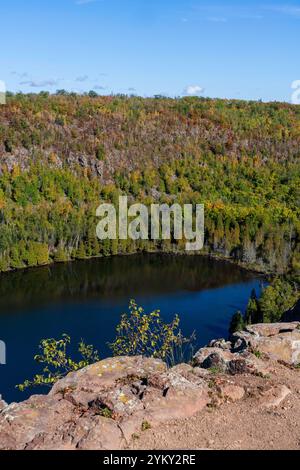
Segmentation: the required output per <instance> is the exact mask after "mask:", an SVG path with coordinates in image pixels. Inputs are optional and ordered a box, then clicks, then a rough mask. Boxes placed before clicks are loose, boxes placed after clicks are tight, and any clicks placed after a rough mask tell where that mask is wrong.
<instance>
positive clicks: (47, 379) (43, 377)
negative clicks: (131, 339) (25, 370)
mask: <svg viewBox="0 0 300 470" xmlns="http://www.w3.org/2000/svg"><path fill="white" fill-rule="evenodd" d="M70 343H71V338H70V336H68V335H66V334H64V335H62V338H61V339H59V340H55V339H43V340H42V341H41V343H40V345H39V349H40V350H41V351H42V354H38V355H36V356H35V358H34V360H35V361H36V362H37V363H38V364H43V365H44V367H43V369H42V373H41V374H37V375H35V376H34V378H33V379H32V380H25V382H24V383H23V384H19V385H17V388H18V389H19V390H20V391H21V392H23V391H24V390H26V389H27V388H30V387H36V386H48V387H52V385H53V384H54V383H56V382H57V381H58V380H60V379H61V378H62V377H64V376H65V375H66V374H68V373H69V372H72V371H75V370H78V369H82V368H83V367H86V366H88V365H89V364H93V363H94V362H97V361H99V355H98V352H97V351H95V350H94V348H93V346H90V345H86V344H85V343H84V341H82V340H81V342H80V343H79V345H78V353H79V355H80V357H81V360H80V361H79V362H76V361H74V360H73V359H72V358H71V357H70V356H69V355H68V351H67V349H68V346H69V345H70Z"/></svg>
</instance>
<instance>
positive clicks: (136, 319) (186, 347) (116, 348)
mask: <svg viewBox="0 0 300 470" xmlns="http://www.w3.org/2000/svg"><path fill="white" fill-rule="evenodd" d="M179 323H180V319H179V316H178V315H175V317H174V319H173V320H172V322H171V323H165V322H164V321H163V320H162V318H161V314H160V310H154V311H153V312H151V313H149V314H147V313H145V311H144V309H143V308H142V307H139V306H138V305H137V304H136V302H135V301H134V300H131V301H130V304H129V313H124V314H123V315H122V316H121V321H120V323H119V325H118V326H117V333H118V335H117V337H116V339H115V341H114V342H113V343H111V344H110V345H109V346H110V348H111V350H112V351H113V354H114V355H115V356H147V357H155V358H159V359H162V360H164V361H166V362H167V363H168V364H169V365H174V364H176V363H179V362H182V361H183V360H184V359H187V356H188V355H189V356H192V355H193V342H194V340H195V334H193V335H191V337H189V338H185V337H184V336H183V335H182V332H181V331H180V329H179Z"/></svg>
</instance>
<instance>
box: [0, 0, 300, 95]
mask: <svg viewBox="0 0 300 470" xmlns="http://www.w3.org/2000/svg"><path fill="white" fill-rule="evenodd" d="M0 18H1V29H0V38H1V45H2V47H1V61H0V80H4V81H5V82H6V87H7V89H9V90H13V91H17V90H21V91H24V92H29V91H34V92H39V91H41V90H49V91H55V90H56V89H58V88H65V89H68V90H75V91H78V92H81V91H88V90H90V89H95V90H96V91H98V93H100V94H108V93H111V92H113V93H136V94H139V95H141V96H149V95H154V94H165V95H170V96H179V95H183V94H199V95H201V96H210V97H226V98H245V99H263V100H281V101H290V100H291V94H292V89H291V84H292V82H293V81H294V80H299V79H300V1H298V2H292V3H289V2H288V3H285V2H284V0H283V2H281V1H275V0H273V1H270V0H266V1H264V0H261V1H257V0H252V1H249V0H244V1H241V0H240V1H237V0H231V1H227V0H219V1H216V2H215V1H214V0H210V1H208V0H206V1H202V0H43V1H41V0H1V3H0Z"/></svg>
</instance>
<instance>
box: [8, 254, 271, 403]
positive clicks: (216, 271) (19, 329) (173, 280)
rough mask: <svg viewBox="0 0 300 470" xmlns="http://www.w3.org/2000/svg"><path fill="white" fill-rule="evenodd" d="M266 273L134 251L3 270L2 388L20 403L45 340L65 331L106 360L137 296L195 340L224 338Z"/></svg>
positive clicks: (147, 307)
mask: <svg viewBox="0 0 300 470" xmlns="http://www.w3.org/2000/svg"><path fill="white" fill-rule="evenodd" d="M261 282H262V278H261V277H259V276H258V275H255V274H253V273H249V272H247V271H245V270H242V269H240V268H239V267H237V266H235V265H233V264H230V263H227V262H222V261H217V260H213V259H210V258H208V257H203V256H168V255H146V254H141V255H134V256H123V257H113V258H102V259H93V260H89V261H81V262H74V263H67V264H58V265H53V266H49V267H44V268H37V269H30V270H25V271H18V272H14V273H8V274H1V275H0V320H1V323H0V339H1V340H2V341H4V342H5V343H6V349H7V351H6V352H7V364H6V365H0V393H1V394H2V396H3V398H4V399H5V400H6V401H8V402H11V401H21V400H23V399H25V398H27V397H28V395H30V394H32V393H41V392H42V390H40V389H35V390H33V391H32V390H29V391H28V393H27V392H26V393H21V392H19V391H18V390H17V389H16V388H15V385H16V384H18V383H21V382H23V381H24V380H25V379H28V378H32V377H33V375H34V374H35V373H37V372H38V371H39V370H40V369H39V368H38V367H37V365H36V364H35V362H34V360H33V356H34V355H35V354H36V353H37V352H38V344H39V342H40V340H41V339H42V338H49V337H54V338H58V337H59V336H61V334H62V333H68V334H69V335H70V336H71V338H72V343H74V344H76V343H77V342H78V341H80V339H81V338H83V339H84V340H86V342H87V343H88V344H93V345H95V347H97V349H98V350H99V352H100V355H101V357H102V358H105V357H107V356H109V355H110V350H109V348H108V346H107V342H109V341H112V340H113V339H114V337H115V328H116V325H117V324H118V322H119V319H120V315H121V313H123V312H125V311H127V307H128V303H129V300H130V299H132V298H133V299H135V300H136V301H137V302H138V303H139V304H141V305H142V306H143V307H144V308H145V310H146V311H151V310H153V309H156V308H159V309H160V310H161V314H162V317H163V318H164V319H165V320H166V321H170V320H171V319H172V318H173V317H174V315H175V314H176V313H178V314H179V315H180V318H181V325H180V326H181V329H182V331H183V333H184V334H185V335H186V336H188V335H190V334H191V333H192V332H193V331H194V330H195V331H196V335H197V346H199V347H200V346H203V345H205V344H206V343H207V342H208V341H210V340H211V339H213V338H221V337H226V336H227V334H228V325H229V322H230V319H231V317H232V315H233V314H234V313H235V311H236V310H243V309H244V308H245V306H246V304H247V301H248V299H249V296H250V294H251V290H252V289H253V288H256V289H257V291H258V292H259V290H260V286H261Z"/></svg>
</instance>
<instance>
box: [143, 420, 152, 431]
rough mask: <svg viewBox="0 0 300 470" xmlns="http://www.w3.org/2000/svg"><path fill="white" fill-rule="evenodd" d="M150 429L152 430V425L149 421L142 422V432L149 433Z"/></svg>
mask: <svg viewBox="0 0 300 470" xmlns="http://www.w3.org/2000/svg"><path fill="white" fill-rule="evenodd" d="M148 429H151V424H150V423H149V422H148V421H143V422H142V431H148Z"/></svg>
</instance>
